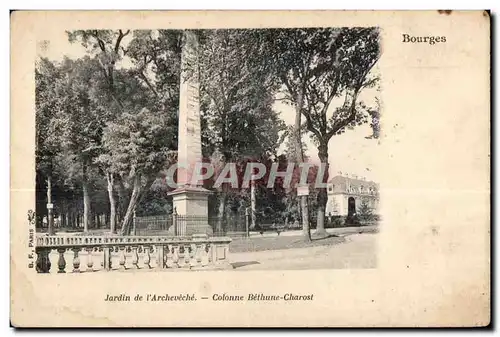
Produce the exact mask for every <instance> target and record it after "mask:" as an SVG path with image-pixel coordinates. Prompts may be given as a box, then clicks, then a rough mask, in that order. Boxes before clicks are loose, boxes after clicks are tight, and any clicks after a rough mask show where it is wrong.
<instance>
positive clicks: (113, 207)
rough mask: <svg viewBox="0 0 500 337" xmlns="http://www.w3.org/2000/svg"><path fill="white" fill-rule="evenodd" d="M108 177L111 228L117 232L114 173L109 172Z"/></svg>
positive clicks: (112, 231) (113, 231)
mask: <svg viewBox="0 0 500 337" xmlns="http://www.w3.org/2000/svg"><path fill="white" fill-rule="evenodd" d="M106 178H107V180H108V195H109V228H110V231H111V233H112V234H114V233H115V232H116V228H115V227H116V200H115V196H114V194H113V185H114V179H115V178H114V175H113V173H110V172H107V173H106Z"/></svg>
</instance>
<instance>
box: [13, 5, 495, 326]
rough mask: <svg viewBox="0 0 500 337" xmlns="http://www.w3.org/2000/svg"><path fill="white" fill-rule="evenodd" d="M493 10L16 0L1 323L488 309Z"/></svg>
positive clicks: (442, 313) (487, 314)
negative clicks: (7, 306) (24, 7)
mask: <svg viewBox="0 0 500 337" xmlns="http://www.w3.org/2000/svg"><path fill="white" fill-rule="evenodd" d="M490 51H491V50H490V14H489V12H487V11H142V12H141V11H14V12H13V13H11V112H10V113H11V163H10V165H11V166H10V167H11V171H10V172H11V190H10V195H11V223H10V242H11V245H10V251H11V255H10V279H11V285H10V287H11V288H10V294H11V299H10V301H11V302H10V303H11V324H12V325H13V326H15V327H166V328H167V327H479V326H488V325H489V324H490V319H491V284H490V277H491V275H490V267H491V266H490V253H491V246H490V210H491V208H490V193H491V191H490V155H491V154H490Z"/></svg>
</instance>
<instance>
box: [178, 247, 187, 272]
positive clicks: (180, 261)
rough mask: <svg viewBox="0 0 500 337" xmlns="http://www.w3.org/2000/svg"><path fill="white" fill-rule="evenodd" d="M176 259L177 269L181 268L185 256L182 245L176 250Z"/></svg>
mask: <svg viewBox="0 0 500 337" xmlns="http://www.w3.org/2000/svg"><path fill="white" fill-rule="evenodd" d="M178 249H179V250H178V258H177V265H178V266H179V268H183V267H184V264H185V263H186V260H185V257H184V255H185V254H186V247H184V245H183V244H181V245H179V248H178Z"/></svg>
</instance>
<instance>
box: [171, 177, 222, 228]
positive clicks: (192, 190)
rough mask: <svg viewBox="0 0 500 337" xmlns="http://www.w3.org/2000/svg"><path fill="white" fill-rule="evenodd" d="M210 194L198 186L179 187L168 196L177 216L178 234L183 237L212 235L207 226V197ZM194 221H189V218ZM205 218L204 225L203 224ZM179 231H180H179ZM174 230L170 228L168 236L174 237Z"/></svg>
mask: <svg viewBox="0 0 500 337" xmlns="http://www.w3.org/2000/svg"><path fill="white" fill-rule="evenodd" d="M210 193H211V192H210V191H209V190H206V189H204V188H203V187H198V186H184V187H180V188H178V189H176V190H174V191H172V192H170V193H169V194H168V195H171V196H172V198H173V206H174V211H175V213H177V215H178V216H179V220H180V221H179V222H178V224H177V226H179V227H183V226H184V228H178V233H177V234H178V235H179V232H181V233H183V234H184V235H185V236H192V235H195V234H205V235H212V234H213V229H212V227H211V226H210V225H209V224H208V195H209V194H210ZM191 216H192V217H193V218H195V219H190V217H191ZM205 218H206V223H203V221H204V219H205ZM179 229H180V230H179ZM175 231H176V229H175V228H174V226H171V227H170V228H169V230H168V234H169V235H176V232H175Z"/></svg>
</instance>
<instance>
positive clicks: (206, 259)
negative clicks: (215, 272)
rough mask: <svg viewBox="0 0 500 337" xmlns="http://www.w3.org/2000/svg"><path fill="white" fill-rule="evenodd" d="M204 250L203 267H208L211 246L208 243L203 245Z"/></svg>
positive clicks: (202, 256)
mask: <svg viewBox="0 0 500 337" xmlns="http://www.w3.org/2000/svg"><path fill="white" fill-rule="evenodd" d="M202 248H203V250H202V252H201V254H202V255H201V265H202V266H203V267H205V266H207V265H208V263H209V256H210V255H209V251H210V245H209V244H208V243H205V244H203V246H202Z"/></svg>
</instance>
